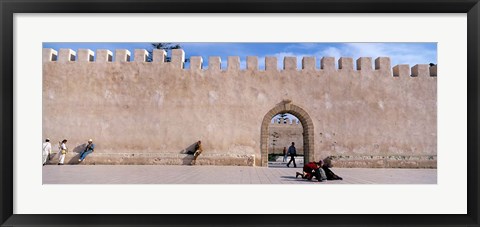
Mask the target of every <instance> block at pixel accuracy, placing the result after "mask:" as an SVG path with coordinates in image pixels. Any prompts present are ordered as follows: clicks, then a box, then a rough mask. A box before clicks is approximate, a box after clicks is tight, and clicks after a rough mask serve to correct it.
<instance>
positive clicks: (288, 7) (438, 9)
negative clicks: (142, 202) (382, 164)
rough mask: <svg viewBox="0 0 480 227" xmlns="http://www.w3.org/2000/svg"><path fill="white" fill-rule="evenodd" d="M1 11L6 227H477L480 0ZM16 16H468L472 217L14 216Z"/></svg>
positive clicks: (2, 6)
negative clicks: (331, 14)
mask: <svg viewBox="0 0 480 227" xmlns="http://www.w3.org/2000/svg"><path fill="white" fill-rule="evenodd" d="M0 11H1V19H2V20H1V35H0V37H1V47H2V54H1V59H0V68H1V99H0V106H1V108H2V113H1V116H2V117H1V150H0V163H1V175H0V177H1V179H0V183H1V187H0V190H1V191H0V201H1V207H0V223H2V226H106V225H108V226H117V225H118V226H120V225H121V226H339V225H341V226H373V225H375V226H392V225H397V226H479V210H478V204H479V200H478V184H479V174H478V173H479V172H478V164H479V163H480V161H479V156H478V148H479V146H478V144H479V142H480V139H479V138H478V130H479V124H478V114H479V112H478V109H479V105H478V103H479V99H478V96H479V91H480V89H479V80H478V77H479V65H480V64H479V45H478V43H479V38H480V37H479V14H480V4H479V0H415V1H414V0H388V1H387V0H337V1H332V0H259V1H253V0H246V1H245V0H243V1H240V0H233V1H227V0H198V1H194V0H179V1H173V0H143V1H135V0H98V1H92V0H85V1H79V0H75V1H66V0H38V1H32V0H15V1H14V0H0ZM15 13H467V29H468V34H467V37H468V39H467V42H468V51H467V55H468V56H467V57H468V69H467V73H468V86H467V94H468V115H467V121H468V134H467V135H468V136H467V141H468V151H467V152H468V156H467V157H468V161H467V163H468V166H467V168H468V175H467V180H468V183H467V184H468V185H467V189H468V190H467V196H468V203H467V214H463V215H458V214H456V215H453V214H452V215H445V214H438V215H437V214H435V215H421V214H418V215H414V214H409V215H395V214H392V215H373V214H372V215H350V214H349V215H285V214H278V215H253V214H251V215H195V214H191V215H111V214H108V215H105V214H95V215H73V214H72V215H54V214H50V215H29V214H13V195H14V191H13V152H14V147H13V139H14V138H13V136H14V131H15V128H14V127H13V119H14V117H15V114H14V113H13V106H14V97H13V94H14V93H13V82H14V78H13V44H14V40H13V28H14V27H13V26H14V24H13V17H14V14H15ZM453 168H454V167H453ZM449 196H452V195H449ZM412 205H413V204H412ZM445 205H448V204H445Z"/></svg>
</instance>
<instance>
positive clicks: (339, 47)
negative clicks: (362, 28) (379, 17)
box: [43, 42, 437, 119]
mask: <svg viewBox="0 0 480 227" xmlns="http://www.w3.org/2000/svg"><path fill="white" fill-rule="evenodd" d="M178 44H180V46H181V47H182V49H183V50H184V51H185V55H186V58H189V57H191V56H202V57H203V68H207V66H208V57H209V56H220V57H221V59H222V68H226V67H227V57H228V56H239V57H240V61H241V64H240V67H241V68H246V57H247V56H258V63H259V67H260V69H264V68H265V57H266V56H276V57H277V58H278V68H279V69H281V67H282V63H283V57H285V56H297V58H298V59H297V63H298V68H299V69H301V62H302V57H303V56H315V57H316V58H317V60H316V62H317V68H319V64H320V60H319V59H320V58H321V57H323V56H328V57H335V58H336V60H337V61H338V59H339V58H340V57H352V58H354V62H355V60H356V59H357V58H359V57H372V58H373V60H374V59H375V58H377V57H390V59H391V62H392V67H393V66H395V65H397V64H409V65H410V66H413V65H415V64H429V63H435V64H437V44H436V43H178ZM43 48H52V49H55V50H57V51H58V50H59V49H60V48H70V49H72V50H74V51H77V50H78V49H91V50H93V51H96V50H97V49H108V50H110V51H112V53H114V52H115V49H128V50H130V52H131V53H132V56H131V58H132V61H133V58H134V56H133V53H134V50H135V49H146V50H150V49H151V48H152V46H151V43H147V42H145V43H43ZM170 54H171V53H168V55H170ZM185 67H186V68H188V67H189V65H188V63H187V64H186V65H185ZM277 117H278V116H275V117H274V118H277ZM288 118H290V119H296V118H295V117H294V116H293V115H288Z"/></svg>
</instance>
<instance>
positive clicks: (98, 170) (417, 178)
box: [43, 165, 437, 184]
mask: <svg viewBox="0 0 480 227" xmlns="http://www.w3.org/2000/svg"><path fill="white" fill-rule="evenodd" d="M332 170H333V171H334V172H335V173H336V174H337V175H339V176H341V177H343V181H327V182H321V183H320V182H310V181H306V180H303V179H300V178H299V179H296V178H295V172H296V171H302V169H301V168H286V167H285V166H278V167H270V168H265V167H243V166H242V167H240V166H168V165H64V166H58V165H46V166H43V183H44V184H312V183H314V184H436V183H437V170H436V169H360V168H332Z"/></svg>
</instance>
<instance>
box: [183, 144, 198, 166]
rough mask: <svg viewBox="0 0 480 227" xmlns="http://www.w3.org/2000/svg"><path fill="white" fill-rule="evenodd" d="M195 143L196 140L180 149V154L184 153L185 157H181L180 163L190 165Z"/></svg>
mask: <svg viewBox="0 0 480 227" xmlns="http://www.w3.org/2000/svg"><path fill="white" fill-rule="evenodd" d="M196 144H197V142H195V143H193V144H191V145H190V146H188V147H186V148H185V149H183V150H181V151H180V154H186V155H185V157H183V158H182V165H190V164H191V163H192V160H193V153H194V152H195V145H196Z"/></svg>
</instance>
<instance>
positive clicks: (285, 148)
mask: <svg viewBox="0 0 480 227" xmlns="http://www.w3.org/2000/svg"><path fill="white" fill-rule="evenodd" d="M282 155H283V162H286V161H287V157H288V156H287V147H283V152H282Z"/></svg>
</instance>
